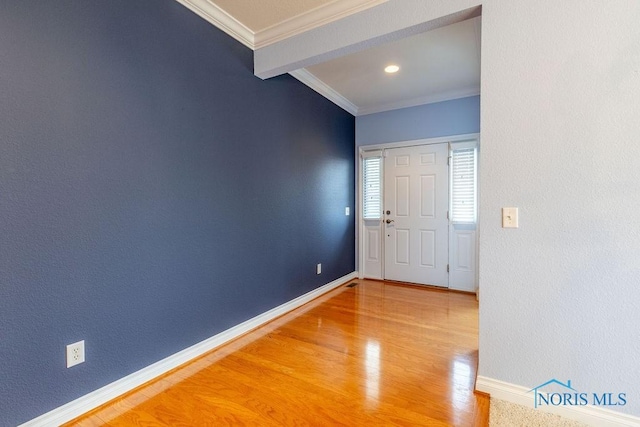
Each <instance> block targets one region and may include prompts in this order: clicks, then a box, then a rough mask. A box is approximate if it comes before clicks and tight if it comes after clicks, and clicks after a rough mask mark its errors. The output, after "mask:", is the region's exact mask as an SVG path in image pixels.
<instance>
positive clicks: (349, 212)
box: [344, 206, 351, 216]
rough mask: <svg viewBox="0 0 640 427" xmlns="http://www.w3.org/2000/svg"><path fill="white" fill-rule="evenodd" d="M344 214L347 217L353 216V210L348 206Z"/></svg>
mask: <svg viewBox="0 0 640 427" xmlns="http://www.w3.org/2000/svg"><path fill="white" fill-rule="evenodd" d="M344 214H345V215H346V216H349V215H351V209H349V207H348V206H347V207H346V208H344Z"/></svg>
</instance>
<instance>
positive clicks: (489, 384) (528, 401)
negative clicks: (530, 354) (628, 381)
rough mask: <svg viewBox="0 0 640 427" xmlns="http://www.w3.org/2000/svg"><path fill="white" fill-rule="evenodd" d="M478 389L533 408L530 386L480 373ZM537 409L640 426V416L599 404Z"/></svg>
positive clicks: (595, 422) (602, 425) (615, 425)
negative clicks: (599, 405)
mask: <svg viewBox="0 0 640 427" xmlns="http://www.w3.org/2000/svg"><path fill="white" fill-rule="evenodd" d="M476 390H478V391H481V392H484V393H488V394H489V395H491V397H493V398H496V399H500V400H505V401H507V402H511V403H515V404H518V405H522V406H526V407H529V408H533V397H532V395H531V393H529V390H530V387H523V386H520V385H516V384H511V383H507V382H504V381H499V380H496V379H493V378H488V377H484V376H482V375H478V377H477V380H476ZM536 411H544V412H550V413H553V414H557V415H560V416H562V417H565V418H569V419H572V420H576V421H580V422H582V423H585V424H587V425H592V426H597V427H621V426H636V427H637V426H640V418H638V417H635V416H633V415H627V414H623V413H620V412H616V411H612V410H610V409H606V408H601V407H598V406H591V405H587V406H544V407H540V406H539V407H538V408H537V409H536Z"/></svg>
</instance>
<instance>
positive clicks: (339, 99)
mask: <svg viewBox="0 0 640 427" xmlns="http://www.w3.org/2000/svg"><path fill="white" fill-rule="evenodd" d="M289 74H291V75H292V76H293V77H295V78H296V79H298V80H300V81H301V82H302V83H304V84H305V85H307V86H309V87H310V88H311V89H313V90H315V91H316V92H318V93H319V94H320V95H322V96H324V97H325V98H327V99H328V100H329V101H331V102H333V103H334V104H336V105H337V106H338V107H340V108H342V109H344V110H345V111H347V112H349V113H351V114H353V115H354V116H355V115H356V114H357V113H358V107H356V106H355V105H354V104H353V103H352V102H351V101H349V100H348V99H347V98H345V97H344V96H342V95H340V94H339V93H338V92H336V91H335V90H334V89H333V88H332V87H331V86H329V85H327V84H326V83H325V82H323V81H322V80H320V79H319V78H317V77H316V76H314V75H313V74H311V73H310V72H309V71H307V70H306V69H304V68H301V69H299V70H295V71H291V72H290V73H289Z"/></svg>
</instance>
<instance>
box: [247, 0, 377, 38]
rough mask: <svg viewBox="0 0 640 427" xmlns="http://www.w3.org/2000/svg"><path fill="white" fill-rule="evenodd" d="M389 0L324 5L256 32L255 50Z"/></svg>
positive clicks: (342, 1) (345, 0) (335, 2)
mask: <svg viewBox="0 0 640 427" xmlns="http://www.w3.org/2000/svg"><path fill="white" fill-rule="evenodd" d="M387 1H388V0H341V1H334V2H331V3H327V4H323V5H321V6H318V7H317V8H315V9H312V10H310V11H308V12H305V13H302V14H300V15H297V16H293V17H291V18H289V19H286V20H284V21H282V22H278V23H277V24H275V25H272V26H270V27H267V28H264V29H262V30H259V31H256V35H255V43H254V46H255V49H260V48H262V47H265V46H268V45H270V44H273V43H277V42H279V41H282V40H284V39H287V38H289V37H293V36H296V35H298V34H301V33H304V32H305V31H309V30H312V29H314V28H318V27H321V26H323V25H326V24H330V23H332V22H334V21H338V20H340V19H342V18H345V17H347V16H349V15H353V14H355V13H358V12H362V11H363V10H366V9H369V8H371V7H374V6H378V5H380V4H382V3H386V2H387Z"/></svg>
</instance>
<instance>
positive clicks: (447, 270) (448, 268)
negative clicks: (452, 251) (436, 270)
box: [447, 264, 449, 273]
mask: <svg viewBox="0 0 640 427" xmlns="http://www.w3.org/2000/svg"><path fill="white" fill-rule="evenodd" d="M448 272H449V264H447V273H448Z"/></svg>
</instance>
